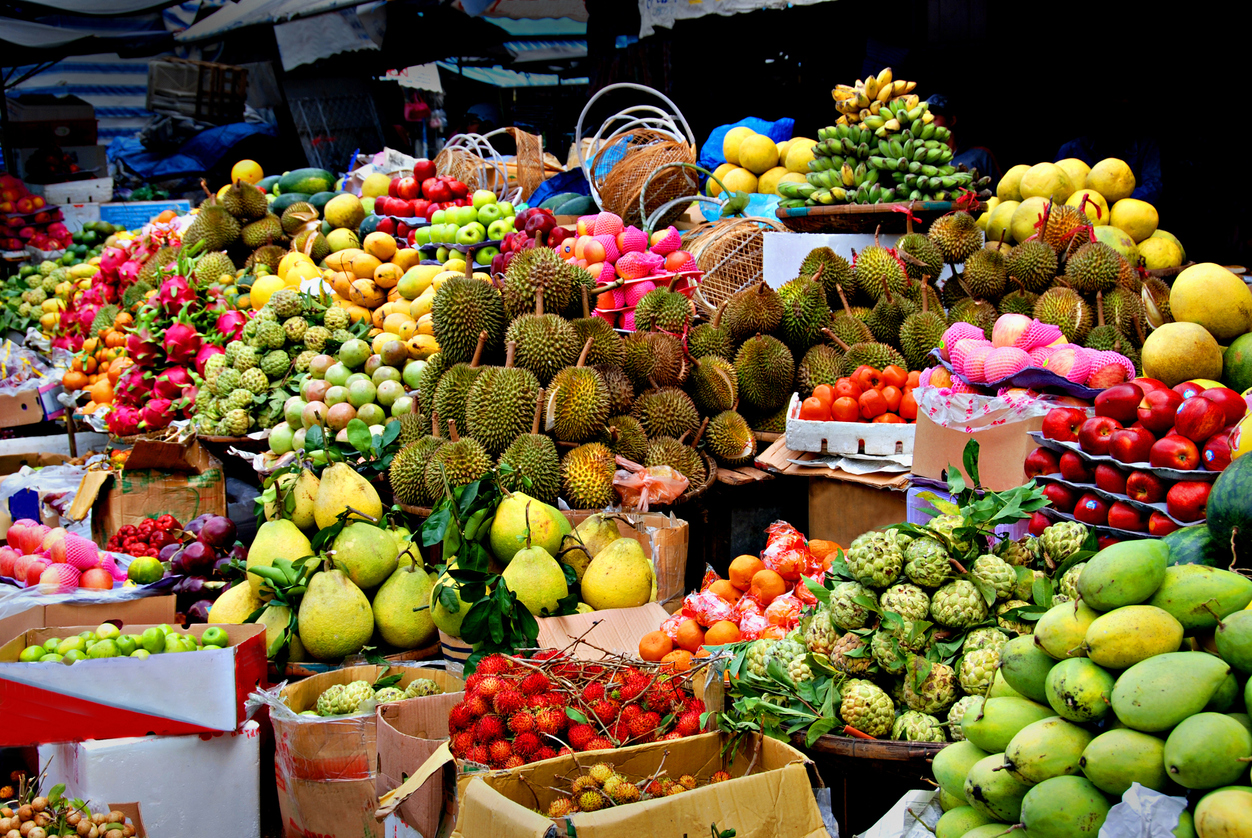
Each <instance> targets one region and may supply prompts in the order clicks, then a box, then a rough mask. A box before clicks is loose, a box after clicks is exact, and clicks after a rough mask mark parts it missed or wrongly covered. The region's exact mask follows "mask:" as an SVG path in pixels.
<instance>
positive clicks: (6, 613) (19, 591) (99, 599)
mask: <svg viewBox="0 0 1252 838" xmlns="http://www.w3.org/2000/svg"><path fill="white" fill-rule="evenodd" d="M100 552H101V554H102V555H105V553H104V551H103V550H101V551H100ZM107 555H110V556H112V557H113V560H114V561H115V562H116V563H117V567H118V569H119V570H121V571H123V572H124V571H125V569H126V568H128V567H130V561H131V557H130V556H127V555H124V554H122V553H108V554H107ZM0 578H2V577H0ZM181 578H182V577H178V576H169V577H166V578H165V579H160V580H158V581H156V582H153V583H152V584H151V585H144V586H142V587H139V586H135V585H130V586H127V585H126V583H125V582H120V581H118V582H114V584H113V590H111V591H99V590H91V589H87V588H79V589H78V590H77V591H70V592H69V593H65V594H45V593H40V591H39V587H38V586H35V587H33V588H16V587H11V586H10V584H9V583H7V582H6V583H0V620H3V619H5V618H6V617H12V616H13V615H14V614H21V613H22V612H23V611H29V610H30V609H31V608H36V607H40V608H42V607H43V606H45V605H58V604H64V603H68V604H71V605H98V604H107V603H114V602H129V601H130V600H132V599H143V598H144V597H150V596H161V595H162V594H167V593H170V591H171V589H172V588H173V587H174V585H175V583H177V582H178V581H179V579H181Z"/></svg>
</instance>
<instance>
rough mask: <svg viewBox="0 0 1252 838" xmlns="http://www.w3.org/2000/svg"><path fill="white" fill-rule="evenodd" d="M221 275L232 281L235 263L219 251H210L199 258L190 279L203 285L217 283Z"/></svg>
mask: <svg viewBox="0 0 1252 838" xmlns="http://www.w3.org/2000/svg"><path fill="white" fill-rule="evenodd" d="M223 274H226V275H227V276H230V277H231V278H232V279H234V276H235V263H234V262H232V261H231V260H230V257H229V256H227V255H226V253H225V252H224V251H221V250H214V251H210V252H208V253H206V254H204V255H203V256H201V257H200V258H199V259H198V260H197V261H196V266H195V267H194V268H192V271H191V275H192V278H194V279H195V281H196V282H197V283H198V284H203V285H209V284H211V283H215V282H218V281H219V280H220V279H221V278H222V275H223Z"/></svg>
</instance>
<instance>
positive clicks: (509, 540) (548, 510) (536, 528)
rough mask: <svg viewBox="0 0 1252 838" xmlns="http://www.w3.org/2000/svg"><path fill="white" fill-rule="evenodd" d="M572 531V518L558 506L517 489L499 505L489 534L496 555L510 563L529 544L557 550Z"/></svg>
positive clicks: (554, 551)
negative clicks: (567, 517)
mask: <svg viewBox="0 0 1252 838" xmlns="http://www.w3.org/2000/svg"><path fill="white" fill-rule="evenodd" d="M569 531H570V525H569V521H568V520H567V519H566V518H565V516H564V515H562V514H561V511H560V510H559V509H557V508H556V507H555V506H549V505H548V504H546V503H544V502H543V501H539V500H535V499H534V498H532V497H531V496H530V495H528V494H526V493H525V492H513V493H512V494H510V495H508V496H507V497H506V498H505V499H504V500H502V501H500V505H499V506H498V507H497V508H496V517H495V518H494V519H493V520H492V522H491V532H490V533H489V535H488V538H489V539H490V542H491V553H492V555H494V556H495V557H496V558H497V559H499V560H500V561H501V562H503V563H504V564H508V563H509V562H510V561H512V559H513V556H514V555H516V554H517V551H519V550H521V549H523V548H524V547H526V546H527V545H528V544H530V545H534V546H536V547H542V548H543V549H544V550H547V551H548V552H549V553H556V552H557V551H558V550H559V549H561V539H562V538H563V537H564V536H565V534H566V533H568V532H569Z"/></svg>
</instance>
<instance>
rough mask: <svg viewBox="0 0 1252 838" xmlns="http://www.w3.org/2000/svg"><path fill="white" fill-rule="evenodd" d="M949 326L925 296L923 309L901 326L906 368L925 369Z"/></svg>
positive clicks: (966, 266)
mask: <svg viewBox="0 0 1252 838" xmlns="http://www.w3.org/2000/svg"><path fill="white" fill-rule="evenodd" d="M983 252H986V251H983ZM965 268H966V270H969V262H966V263H965ZM947 328H948V324H947V322H946V321H945V320H944V318H943V315H941V314H937V313H935V312H933V311H931V310H930V301H929V298H928V297H926V296H923V297H922V310H921V311H918V312H914V313H913V314H910V315H909V316H908V317H906V318H904V324H903V325H902V326H900V349H901V350H903V354H904V360H905V361H907V362H908V365H907V366H906V367H905V369H909V370H920V369H923V368H924V367H925V366H926V358H927V356H928V355H929V354H930V350H932V349H934V348H935V347H936V346H938V345H939V341H940V339H941V338H942V337H943V333H944V332H945V331H947Z"/></svg>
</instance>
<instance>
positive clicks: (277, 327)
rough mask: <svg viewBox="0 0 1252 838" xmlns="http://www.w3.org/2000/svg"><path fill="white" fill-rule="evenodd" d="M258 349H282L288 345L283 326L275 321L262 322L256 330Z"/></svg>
mask: <svg viewBox="0 0 1252 838" xmlns="http://www.w3.org/2000/svg"><path fill="white" fill-rule="evenodd" d="M256 336H257V343H258V345H259V346H258V348H259V347H260V346H264V347H266V348H269V349H282V348H283V346H284V345H285V344H286V343H287V333H286V332H284V331H283V327H282V325H281V324H279V323H277V322H275V321H273V320H262V321H261V322H260V324H259V325H257V329H256Z"/></svg>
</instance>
